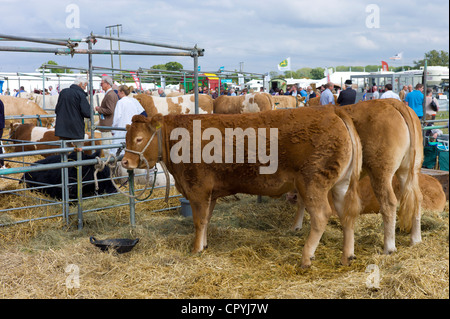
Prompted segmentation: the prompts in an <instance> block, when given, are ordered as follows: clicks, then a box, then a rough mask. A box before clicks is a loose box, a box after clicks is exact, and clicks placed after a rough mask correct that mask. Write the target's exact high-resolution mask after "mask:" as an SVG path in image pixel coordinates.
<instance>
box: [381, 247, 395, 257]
mask: <svg viewBox="0 0 450 319" xmlns="http://www.w3.org/2000/svg"><path fill="white" fill-rule="evenodd" d="M395 252H397V248H395V247H394V248H391V249H386V250H385V251H384V252H383V253H384V254H385V255H392V254H394V253H395Z"/></svg>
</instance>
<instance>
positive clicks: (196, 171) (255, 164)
mask: <svg viewBox="0 0 450 319" xmlns="http://www.w3.org/2000/svg"><path fill="white" fill-rule="evenodd" d="M202 127H204V128H205V129H204V131H203V133H202V131H201V128H202ZM268 128H270V131H269V130H267V129H268ZM256 130H257V132H256ZM267 131H269V134H270V138H268V139H269V141H268V140H267V139H266V133H267ZM244 135H245V136H247V141H248V143H246V144H244V139H245V136H244ZM179 136H181V137H182V138H181V140H180V141H178V138H179ZM191 136H193V139H192V141H191V138H190V137H191ZM223 136H224V137H225V139H223V138H222V137H223ZM234 136H235V138H234ZM211 137H214V138H213V139H212V140H210V138H211ZM256 137H258V144H257V145H258V151H256ZM207 140H208V142H207ZM223 140H225V141H224V142H223ZM158 145H161V148H160V147H159V146H158ZM191 145H192V146H191ZM126 147H127V148H126V149H125V155H124V157H123V160H122V166H123V167H124V168H126V169H135V168H145V167H146V166H148V167H153V166H154V165H155V164H156V163H157V162H158V161H159V162H161V163H165V165H166V166H167V168H168V171H169V172H170V173H171V174H172V176H173V178H174V180H175V186H176V187H177V189H178V190H179V191H180V192H181V193H182V194H183V195H184V196H185V197H186V198H187V199H188V200H189V201H190V204H191V207H192V211H193V219H194V225H195V242H194V249H193V252H195V253H197V252H200V251H202V250H203V249H204V248H205V247H206V246H207V239H206V229H207V225H208V222H209V220H210V218H211V214H212V211H213V210H214V206H215V203H216V200H217V199H218V198H220V197H224V196H228V195H232V194H236V193H247V194H258V195H266V196H273V197H278V196H281V195H283V194H284V193H286V192H287V191H288V190H290V189H291V188H295V189H297V191H298V192H299V194H300V195H301V197H302V198H303V201H302V202H303V203H304V205H305V207H306V208H307V209H308V211H309V212H311V216H312V218H311V220H312V224H313V227H311V232H310V235H309V237H308V239H307V241H306V243H305V246H304V248H303V256H302V266H304V267H307V266H309V265H310V264H311V258H312V257H313V256H314V252H315V250H316V247H317V245H318V243H319V241H320V238H321V236H322V234H323V232H324V230H325V227H326V224H327V221H328V218H329V216H330V214H331V208H330V206H329V204H328V200H327V194H328V192H329V191H331V192H332V193H333V197H334V202H335V203H336V206H337V207H338V212H339V214H340V218H341V222H342V225H343V229H344V250H343V256H342V263H343V264H348V263H349V261H350V260H351V259H352V258H353V254H354V247H353V245H354V243H353V219H354V218H355V217H356V215H357V214H358V212H359V206H358V204H359V201H358V200H356V199H357V197H358V196H357V194H356V190H357V181H358V180H359V171H360V168H361V167H360V165H361V151H362V150H361V145H360V142H359V138H358V135H357V133H356V131H355V129H354V126H353V124H352V121H351V120H350V118H349V117H348V116H347V115H346V114H345V113H344V112H341V111H340V110H336V111H335V110H334V109H331V108H328V109H324V110H315V109H311V108H297V109H290V110H274V111H266V112H259V113H249V114H226V115H217V114H212V115H167V116H164V117H163V116H161V115H160V114H158V115H156V116H154V117H152V118H147V117H145V116H142V115H135V116H134V117H133V120H132V124H131V125H128V126H127V135H126ZM235 148H236V155H234V149H235ZM274 148H275V150H274ZM211 151H213V152H211ZM212 153H213V154H212ZM257 153H258V160H256V154H257ZM268 153H270V156H267V154H268ZM222 154H223V155H222ZM141 156H143V158H145V159H146V160H147V161H148V162H147V165H145V163H144V162H143V161H141V159H142V157H141ZM234 156H235V157H236V159H235V160H234ZM245 157H247V159H248V160H247V161H246V160H245ZM191 158H192V159H191ZM223 158H224V159H223ZM191 161H192V162H193V163H191ZM267 163H268V164H269V165H268V166H267V165H266V164H267ZM347 190H348V192H347Z"/></svg>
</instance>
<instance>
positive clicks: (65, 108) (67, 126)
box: [55, 77, 91, 140]
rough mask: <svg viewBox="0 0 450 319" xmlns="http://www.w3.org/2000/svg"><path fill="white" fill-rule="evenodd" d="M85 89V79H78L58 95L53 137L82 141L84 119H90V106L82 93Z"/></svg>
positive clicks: (84, 93)
mask: <svg viewBox="0 0 450 319" xmlns="http://www.w3.org/2000/svg"><path fill="white" fill-rule="evenodd" d="M86 87H87V80H86V78H84V77H78V78H77V79H76V80H75V83H74V84H72V85H71V86H70V87H69V88H67V89H64V90H62V91H61V93H60V94H59V97H58V102H57V104H56V107H55V114H56V123H55V135H56V136H58V137H59V138H60V139H63V140H79V139H84V131H85V126H84V118H90V117H91V106H90V105H89V102H88V100H87V98H86V96H87V94H86V92H85V91H84V90H85V89H86Z"/></svg>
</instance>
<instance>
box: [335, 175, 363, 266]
mask: <svg viewBox="0 0 450 319" xmlns="http://www.w3.org/2000/svg"><path fill="white" fill-rule="evenodd" d="M347 190H348V184H341V185H337V186H336V187H334V188H333V190H332V196H333V205H334V208H335V209H336V212H337V214H338V216H339V220H340V221H341V225H342V229H343V233H344V248H343V254H342V259H341V262H342V264H343V265H344V266H347V265H349V264H350V263H351V261H352V260H353V259H355V232H354V222H355V221H354V217H351V216H352V215H354V214H349V213H350V212H348V211H345V194H346V192H347ZM347 209H348V207H347ZM357 213H359V212H357Z"/></svg>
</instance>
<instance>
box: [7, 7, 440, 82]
mask: <svg viewBox="0 0 450 319" xmlns="http://www.w3.org/2000/svg"><path fill="white" fill-rule="evenodd" d="M0 5H1V8H2V10H1V12H2V13H1V23H0V33H1V34H7V35H20V36H30V37H41V38H69V37H72V38H81V37H85V36H87V35H89V34H90V32H91V31H92V32H94V33H96V34H105V27H106V26H108V25H115V24H122V30H121V36H123V37H127V38H135V39H139V40H144V41H151V42H157V43H167V44H179V45H186V46H193V45H195V44H197V45H198V46H199V47H202V48H204V49H205V56H204V57H201V58H200V59H199V64H200V66H201V70H202V71H216V70H218V69H219V67H221V66H224V67H225V69H227V70H235V69H239V67H240V63H241V62H243V67H244V71H247V72H257V73H266V72H270V71H277V64H278V63H279V62H281V61H282V60H284V59H285V58H286V57H291V63H292V69H293V70H297V69H299V68H302V67H332V66H338V65H368V64H381V60H384V61H387V62H388V63H389V64H390V65H394V66H396V65H400V64H405V65H408V64H412V62H413V60H419V59H422V58H423V54H424V53H425V52H428V51H430V50H433V49H436V50H446V51H448V47H449V13H448V11H449V2H448V1H447V0H445V1H441V0H437V1H433V2H428V1H410V0H408V1H404V0H397V1H377V2H375V1H374V0H371V1H357V0H345V1H322V2H313V1H294V0H285V1H280V2H274V1H261V0H259V1H256V0H245V1H243V0H240V1H237V0H220V1H215V0H213V1H206V2H200V1H191V0H182V1H181V0H180V1H178V0H177V1H169V0H167V1H138V0H131V1H115V0H111V1H103V0H96V1H84V0H83V1H77V0H69V1H57V2H56V1H47V0H41V1H39V2H35V1H29V0H23V1H20V2H19V1H16V0H14V1H13V0H0ZM371 5H375V7H374V6H371ZM74 6H75V7H76V8H77V10H78V11H79V26H73V25H70V24H69V25H68V24H67V20H68V19H69V20H70V18H71V17H73V15H74V13H75V12H74V11H73V10H72V11H71V10H70V8H73V7H74ZM373 8H375V9H373ZM70 21H72V22H73V21H75V20H73V19H72V20H70ZM109 45H110V44H109V41H105V40H102V41H99V42H98V43H97V44H96V46H95V47H97V48H109ZM0 46H43V47H49V46H48V45H40V44H28V43H23V42H0ZM84 47H85V46H84ZM95 47H94V48H95ZM114 48H115V49H117V44H115V45H114ZM121 49H123V50H126V49H136V50H151V51H155V50H157V49H156V48H153V47H146V46H137V45H126V44H125V43H122V44H121ZM399 52H403V61H402V62H401V63H400V62H395V63H394V62H393V61H392V60H389V57H391V56H393V55H394V54H396V53H399ZM48 60H55V61H56V62H57V63H58V64H60V65H68V66H79V67H87V56H85V55H78V56H75V57H74V58H71V57H70V56H55V55H53V54H43V53H34V54H29V53H11V52H1V51H0V72H17V71H20V72H32V71H34V70H35V69H36V68H37V67H38V66H39V65H40V64H41V63H43V62H45V61H48ZM169 61H177V62H180V63H181V64H183V66H184V68H185V69H193V60H192V59H191V58H189V57H166V56H122V67H123V68H127V69H137V68H139V67H143V68H148V67H151V66H152V65H155V64H164V63H166V62H169ZM93 63H94V65H95V66H106V67H109V66H111V58H110V56H97V55H96V56H94V58H93ZM114 65H115V67H118V66H119V59H118V57H115V59H114Z"/></svg>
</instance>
